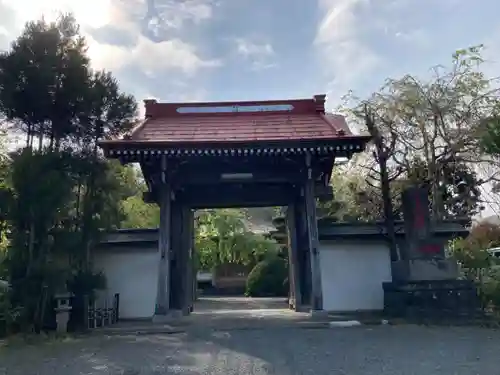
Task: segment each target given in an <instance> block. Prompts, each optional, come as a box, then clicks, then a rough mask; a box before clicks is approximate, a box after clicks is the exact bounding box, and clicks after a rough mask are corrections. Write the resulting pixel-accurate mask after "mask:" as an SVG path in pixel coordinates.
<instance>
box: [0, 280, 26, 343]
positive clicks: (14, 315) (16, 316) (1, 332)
mask: <svg viewBox="0 0 500 375" xmlns="http://www.w3.org/2000/svg"><path fill="white" fill-rule="evenodd" d="M22 312H23V309H22V307H14V306H12V303H11V302H10V298H9V291H8V290H2V289H0V337H3V336H6V335H8V334H9V333H11V332H12V330H13V328H14V326H15V325H16V323H18V322H19V320H20V318H21V315H22Z"/></svg>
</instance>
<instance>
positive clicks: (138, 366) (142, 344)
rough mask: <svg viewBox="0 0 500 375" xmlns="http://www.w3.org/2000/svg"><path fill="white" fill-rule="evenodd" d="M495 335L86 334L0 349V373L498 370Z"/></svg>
mask: <svg viewBox="0 0 500 375" xmlns="http://www.w3.org/2000/svg"><path fill="white" fill-rule="evenodd" d="M499 350H500V332H498V331H493V330H487V329H480V328H457V327H453V328H443V327H441V328H425V327H416V326H374V327H368V326H365V327H356V328H337V329H278V328H276V329H266V330H259V329H255V330H234V331H222V332H221V331H218V332H213V331H210V330H206V331H196V332H191V333H185V334H173V335H149V336H147V335H145V336H113V337H105V336H88V337H84V338H81V339H73V340H69V341H66V342H53V343H47V344H43V345H38V346H24V347H6V348H1V349H0V374H2V375H3V374H9V375H18V374H23V375H37V374H38V375H77V374H78V375H82V374H88V375H97V374H127V375H132V374H184V375H191V374H193V375H194V374H204V375H212V374H227V375H232V374H235V375H236V374H239V375H247V374H259V375H266V374H279V375H288V374H290V375H291V374H311V375H313V374H314V375H323V374H324V375H332V374H349V375H358V374H363V375H392V374H394V375H475V374H484V375H493V374H498V373H499V370H498V366H499V363H500V360H499V359H498V358H499V357H498V353H499Z"/></svg>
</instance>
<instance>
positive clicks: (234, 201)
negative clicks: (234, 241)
mask: <svg viewBox="0 0 500 375" xmlns="http://www.w3.org/2000/svg"><path fill="white" fill-rule="evenodd" d="M278 186H279V187H275V188H274V189H272V188H269V187H266V185H264V184H262V185H261V186H260V187H259V186H246V187H245V186H244V187H242V188H235V187H234V186H230V185H228V184H224V185H219V186H206V185H203V186H188V187H186V188H185V189H184V191H182V192H179V193H178V194H177V195H178V196H179V199H181V200H182V201H183V202H185V203H186V204H188V205H190V207H191V208H197V209H201V208H229V207H259V206H260V207H267V206H286V205H288V204H289V203H290V201H291V200H293V199H294V198H295V197H296V196H298V189H297V188H295V187H293V186H291V185H288V186H287V185H285V184H283V185H278ZM271 187H272V185H271ZM314 195H315V197H316V198H317V199H319V200H320V201H328V200H331V199H332V198H333V189H332V187H331V186H323V185H319V184H318V185H316V186H315V187H314ZM143 200H144V202H146V203H157V202H158V199H157V194H156V193H155V192H145V193H143Z"/></svg>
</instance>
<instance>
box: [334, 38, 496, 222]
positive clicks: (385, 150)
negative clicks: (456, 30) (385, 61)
mask: <svg viewBox="0 0 500 375" xmlns="http://www.w3.org/2000/svg"><path fill="white" fill-rule="evenodd" d="M481 51H482V46H475V47H470V48H468V49H463V50H459V51H456V52H455V53H454V54H453V56H452V59H451V64H450V65H449V66H441V65H440V66H437V67H434V68H433V69H432V70H431V72H430V73H429V75H427V76H426V77H425V79H419V78H417V77H415V76H413V75H410V74H408V75H405V76H403V77H401V78H399V79H389V80H387V81H386V83H385V84H384V85H383V86H382V87H381V88H380V90H379V91H377V92H375V93H373V94H372V95H370V96H369V97H368V98H367V99H365V100H361V99H359V98H356V97H355V96H353V95H352V94H350V95H348V96H347V97H346V104H347V107H348V108H349V109H348V110H347V115H348V117H349V118H350V120H351V123H352V124H353V125H354V126H357V128H359V129H365V130H366V131H368V132H369V133H370V134H371V135H372V136H373V142H372V145H371V151H372V155H371V157H368V156H367V155H364V156H362V157H360V158H357V160H356V161H355V162H354V163H351V165H350V168H351V169H352V170H353V172H352V173H361V174H366V176H367V177H366V184H367V185H368V186H370V188H372V189H375V190H378V189H380V187H381V181H382V180H383V176H382V175H383V171H382V170H381V169H380V165H381V163H382V164H383V163H385V162H386V163H387V174H388V175H387V178H388V180H389V182H390V186H391V191H392V193H391V194H392V200H393V201H394V206H395V209H396V211H395V212H394V213H395V214H398V212H397V208H398V203H397V201H398V199H399V197H398V195H399V191H401V189H402V188H404V187H405V186H408V185H415V184H416V185H421V186H425V187H427V188H428V189H429V197H430V202H431V207H430V208H431V210H432V213H433V217H434V218H435V219H437V220H440V219H445V218H456V217H460V218H469V219H470V218H471V217H472V216H474V215H475V214H476V213H478V212H479V211H480V210H481V209H482V208H483V207H482V204H481V199H482V197H481V191H482V188H483V187H485V186H488V185H489V183H492V182H496V181H497V180H498V178H499V175H498V173H499V170H500V169H499V167H500V165H499V162H498V159H497V157H492V155H493V156H495V155H498V153H497V151H498V150H499V149H498V148H495V147H496V146H495V136H497V138H498V134H500V131H498V129H497V128H498V125H499V124H500V121H498V118H499V117H498V110H499V108H500V105H499V95H498V94H499V88H498V86H497V85H496V84H497V81H496V80H495V79H489V78H487V77H486V75H485V74H484V73H483V71H482V67H483V64H484V61H483V59H482V57H481ZM367 113H368V114H369V116H368V118H369V119H372V120H373V121H367ZM499 144H500V143H499ZM334 188H335V186H334Z"/></svg>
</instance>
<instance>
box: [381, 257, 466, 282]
mask: <svg viewBox="0 0 500 375" xmlns="http://www.w3.org/2000/svg"><path fill="white" fill-rule="evenodd" d="M391 268H392V279H393V280H394V281H403V282H413V281H421V280H426V281H429V280H455V279H457V277H458V274H459V270H458V263H457V261H456V260H455V259H453V258H447V259H409V260H400V261H396V262H392V264H391Z"/></svg>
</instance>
